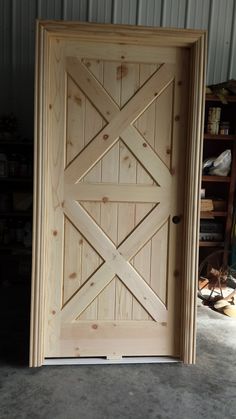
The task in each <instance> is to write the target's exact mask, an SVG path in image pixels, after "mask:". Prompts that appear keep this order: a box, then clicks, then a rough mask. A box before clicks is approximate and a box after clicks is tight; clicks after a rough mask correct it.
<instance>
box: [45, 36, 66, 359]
mask: <svg viewBox="0 0 236 419" xmlns="http://www.w3.org/2000/svg"><path fill="white" fill-rule="evenodd" d="M49 68H50V77H49V86H50V89H49V91H48V98H47V99H48V101H47V104H46V107H47V113H48V132H47V136H46V139H45V138H44V141H46V145H45V147H46V149H47V154H46V156H47V158H48V161H47V168H46V191H47V192H46V194H47V208H49V209H50V210H48V211H47V212H46V226H47V227H46V231H47V236H46V242H47V249H45V276H46V278H45V281H46V284H47V289H46V295H47V306H46V313H45V314H46V318H47V320H48V321H47V323H46V335H47V339H46V347H45V351H46V352H48V353H51V352H52V351H53V347H54V344H55V342H57V341H59V336H60V321H59V318H58V316H57V314H58V313H59V312H60V310H61V306H62V293H63V265H64V215H63V210H62V202H63V199H64V190H63V189H64V188H63V185H64V174H63V172H64V164H65V148H66V136H65V106H64V105H65V96H64V94H65V90H66V84H65V73H64V42H63V41H59V40H54V42H53V48H52V52H51V54H50V59H49ZM47 170H48V171H47Z"/></svg>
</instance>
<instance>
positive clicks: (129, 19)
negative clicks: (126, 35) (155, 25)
mask: <svg viewBox="0 0 236 419" xmlns="http://www.w3.org/2000/svg"><path fill="white" fill-rule="evenodd" d="M137 10H138V1H137V0H113V15H112V22H113V23H123V24H129V25H136V24H137Z"/></svg>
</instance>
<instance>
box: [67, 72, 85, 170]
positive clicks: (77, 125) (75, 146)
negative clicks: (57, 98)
mask: <svg viewBox="0 0 236 419" xmlns="http://www.w3.org/2000/svg"><path fill="white" fill-rule="evenodd" d="M85 106H86V98H85V96H84V94H83V93H82V92H81V90H80V89H79V87H78V86H77V85H76V84H75V83H74V81H73V80H72V79H71V78H70V77H68V78H67V115H66V118H67V133H66V134H67V139H66V164H69V163H70V162H71V160H73V158H74V157H75V156H76V155H77V154H78V153H79V152H80V151H81V150H82V149H83V147H84V128H85V127H84V124H85Z"/></svg>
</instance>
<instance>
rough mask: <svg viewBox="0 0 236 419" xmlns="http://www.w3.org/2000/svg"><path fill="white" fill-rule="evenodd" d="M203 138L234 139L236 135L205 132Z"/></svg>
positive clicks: (214, 139)
mask: <svg viewBox="0 0 236 419" xmlns="http://www.w3.org/2000/svg"><path fill="white" fill-rule="evenodd" d="M204 140H213V141H217V140H220V141H222V140H223V141H236V135H221V134H217V135H213V134H207V133H205V134H204Z"/></svg>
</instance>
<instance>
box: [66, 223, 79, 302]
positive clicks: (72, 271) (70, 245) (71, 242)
mask: <svg viewBox="0 0 236 419" xmlns="http://www.w3.org/2000/svg"><path fill="white" fill-rule="evenodd" d="M64 246H65V248H64V250H65V251H66V252H67V253H66V255H65V256H64V258H65V263H64V283H63V304H65V303H66V301H67V300H68V299H69V298H70V297H71V296H72V295H73V294H74V292H75V291H76V290H77V289H78V288H79V287H80V285H81V280H82V249H83V239H82V236H81V235H80V234H79V233H78V231H77V230H76V229H75V227H74V226H73V225H72V224H71V223H70V222H69V220H68V219H67V218H65V242H64Z"/></svg>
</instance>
